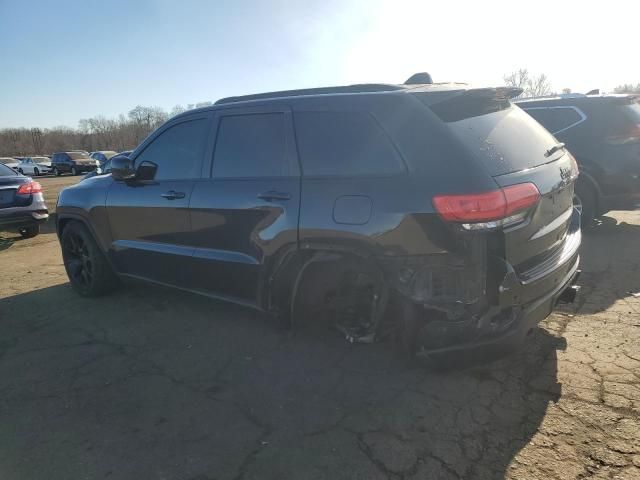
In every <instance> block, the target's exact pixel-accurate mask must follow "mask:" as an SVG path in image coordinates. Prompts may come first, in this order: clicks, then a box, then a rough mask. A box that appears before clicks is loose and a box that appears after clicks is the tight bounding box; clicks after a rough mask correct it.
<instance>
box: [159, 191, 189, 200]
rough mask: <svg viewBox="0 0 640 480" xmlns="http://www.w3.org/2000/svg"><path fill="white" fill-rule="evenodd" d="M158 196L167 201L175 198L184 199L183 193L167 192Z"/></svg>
mask: <svg viewBox="0 0 640 480" xmlns="http://www.w3.org/2000/svg"><path fill="white" fill-rule="evenodd" d="M160 196H161V197H162V198H166V199H167V200H175V199H177V198H184V192H176V191H174V190H169V191H168V192H167V193H162V194H161V195H160Z"/></svg>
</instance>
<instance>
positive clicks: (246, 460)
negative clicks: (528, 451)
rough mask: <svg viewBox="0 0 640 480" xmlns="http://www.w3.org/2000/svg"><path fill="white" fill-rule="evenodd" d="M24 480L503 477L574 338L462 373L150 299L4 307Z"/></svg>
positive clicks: (167, 296)
mask: <svg viewBox="0 0 640 480" xmlns="http://www.w3.org/2000/svg"><path fill="white" fill-rule="evenodd" d="M0 318H1V319H2V320H1V322H0V323H1V325H0V328H2V332H3V334H2V341H1V342H0V391H2V392H3V394H2V397H1V400H0V425H2V428H1V429H0V445H2V448H0V471H2V472H3V476H4V477H6V478H12V479H27V478H28V479H38V478H43V479H44V478H46V479H56V478H60V479H69V478H105V477H107V478H118V479H120V478H166V479H191V480H195V479H198V480H204V479H214V478H215V479H274V480H275V479H296V480H299V479H312V478H313V479H319V478H331V479H378V478H380V479H382V478H385V479H386V478H415V479H418V478H419V479H425V478H429V479H431V478H434V479H436V478H438V479H448V478H465V479H476V478H477V479H491V478H496V479H497V478H503V477H504V476H505V472H506V471H507V469H508V468H509V465H510V463H511V462H512V460H513V458H514V456H515V455H516V454H517V453H518V452H519V451H520V449H521V448H522V447H523V446H525V445H526V444H527V443H528V442H529V441H530V440H531V438H532V436H533V435H534V433H535V432H536V431H537V429H538V427H539V426H540V423H541V421H542V418H543V417H544V415H545V412H546V409H547V406H548V404H549V402H555V401H556V400H557V399H558V396H559V392H560V390H559V385H558V383H557V381H556V373H557V372H556V371H557V359H556V351H557V349H561V348H563V347H564V345H563V343H562V340H561V339H559V338H556V337H554V336H552V335H550V334H549V333H547V332H546V331H544V330H538V331H536V333H535V334H534V335H533V336H532V337H531V338H530V339H529V340H530V341H529V342H528V343H527V345H526V346H525V347H524V348H523V350H522V351H520V352H519V353H518V354H517V355H514V356H512V357H509V358H507V359H503V360H500V361H497V362H494V363H492V364H489V365H485V366H480V367H477V368H473V369H469V370H465V371H454V372H448V373H432V372H427V371H425V370H424V369H423V368H419V367H416V366H407V364H406V363H404V362H401V361H400V360H399V359H397V358H396V357H394V355H393V353H392V352H391V348H390V347H389V346H388V345H385V344H379V345H366V346H365V345H349V344H346V343H345V342H344V341H343V340H342V339H340V338H339V337H338V336H337V335H325V336H320V337H318V336H312V335H307V334H304V333H296V334H295V335H291V334H290V333H287V332H280V331H278V330H277V329H276V328H275V327H274V325H272V324H270V323H269V322H268V321H267V320H265V318H264V317H262V316H261V315H259V314H256V313H253V312H251V311H248V310H244V309H241V308H236V307H234V306H229V305H224V304H221V303H218V302H215V301H212V300H209V299H205V298H200V297H195V296H191V295H188V294H182V293H176V292H173V291H168V290H164V289H156V288H150V287H136V288H126V289H124V290H122V291H120V292H118V293H116V294H113V295H111V296H107V297H103V298H99V299H97V300H87V299H84V298H80V297H78V296H77V295H75V294H74V293H73V292H72V291H71V289H70V287H69V286H68V285H61V286H56V287H51V288H45V289H41V290H37V291H34V292H31V293H27V294H23V295H17V296H14V297H10V298H7V299H4V300H0Z"/></svg>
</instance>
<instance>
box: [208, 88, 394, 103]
mask: <svg viewBox="0 0 640 480" xmlns="http://www.w3.org/2000/svg"><path fill="white" fill-rule="evenodd" d="M396 90H404V88H403V87H401V86H398V85H390V84H386V83H365V84H360V85H345V86H341V87H320V88H303V89H299V90H282V91H279V92H267V93H256V94H253V95H240V96H237V97H226V98H221V99H220V100H218V101H217V102H216V103H215V105H223V104H227V103H236V102H247V101H250V100H265V99H272V98H284V97H299V96H308V95H326V94H332V93H374V92H392V91H396Z"/></svg>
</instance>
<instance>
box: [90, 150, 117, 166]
mask: <svg viewBox="0 0 640 480" xmlns="http://www.w3.org/2000/svg"><path fill="white" fill-rule="evenodd" d="M117 153H118V152H114V151H113V150H101V151H97V152H91V155H89V156H90V157H91V158H93V159H94V160H98V161H99V162H100V165H101V166H102V165H103V164H104V163H105V162H106V161H107V160H109V159H110V158H111V157H113V156H114V155H117Z"/></svg>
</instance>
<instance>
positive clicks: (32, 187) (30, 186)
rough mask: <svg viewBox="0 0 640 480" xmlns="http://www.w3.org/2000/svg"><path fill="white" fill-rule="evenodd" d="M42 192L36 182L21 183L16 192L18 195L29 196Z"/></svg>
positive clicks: (40, 186)
mask: <svg viewBox="0 0 640 480" xmlns="http://www.w3.org/2000/svg"><path fill="white" fill-rule="evenodd" d="M40 192H42V185H40V184H39V183H38V182H29V183H23V184H22V185H20V188H18V191H17V192H16V193H17V194H18V195H31V194H32V193H40Z"/></svg>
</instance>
